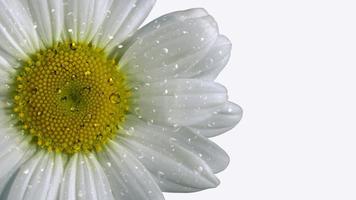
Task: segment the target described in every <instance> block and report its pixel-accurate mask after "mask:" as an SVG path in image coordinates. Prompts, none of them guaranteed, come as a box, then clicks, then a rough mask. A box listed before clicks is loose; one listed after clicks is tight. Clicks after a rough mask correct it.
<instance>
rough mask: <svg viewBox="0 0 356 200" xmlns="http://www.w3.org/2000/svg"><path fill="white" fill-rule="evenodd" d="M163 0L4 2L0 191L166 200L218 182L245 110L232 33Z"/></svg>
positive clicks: (0, 1) (66, 198) (24, 195)
mask: <svg viewBox="0 0 356 200" xmlns="http://www.w3.org/2000/svg"><path fill="white" fill-rule="evenodd" d="M154 3H155V1H154V0H0V81H1V84H0V98H1V106H0V108H1V109H0V119H1V120H0V129H1V130H0V138H1V139H0V150H1V151H0V199H10V200H20V199H36V200H37V199H38V200H52V199H53V200H57V199H61V200H62V199H63V200H74V199H85V200H96V199H98V200H110V199H120V200H144V199H145V200H146V199H148V200H159V199H164V197H163V195H162V192H195V191H199V190H204V189H207V188H212V187H216V186H217V185H218V184H219V180H218V179H217V178H216V176H215V175H214V174H216V173H218V172H220V171H222V170H224V169H225V168H226V167H227V165H228V163H229V157H228V155H227V154H226V153H225V152H224V151H223V150H222V149H221V148H219V147H218V146H217V145H216V144H214V143H213V142H211V141H210V140H209V139H208V138H209V137H213V136H216V135H219V134H221V133H224V132H226V131H228V130H230V129H231V128H232V127H234V126H235V125H236V124H237V123H238V121H239V120H240V118H241V115H242V111H241V108H240V107H239V106H238V105H236V104H234V103H231V102H229V101H228V98H227V91H226V89H225V87H224V86H222V85H220V84H218V83H216V82H214V80H215V78H216V77H217V75H218V74H219V72H220V71H221V70H222V69H223V68H224V66H225V65H226V63H227V61H228V59H229V56H230V50H231V43H230V41H229V40H228V39H227V38H226V37H225V36H223V35H220V34H219V31H218V27H217V25H216V22H215V21H214V19H213V18H212V17H211V16H210V15H209V14H208V13H207V12H206V11H205V10H203V9H191V10H186V11H179V12H174V13H170V14H167V15H164V16H162V17H159V18H157V19H156V20H154V21H152V22H151V23H148V24H147V25H145V26H143V27H141V28H139V27H140V25H141V23H142V22H143V20H144V19H145V18H146V16H147V15H148V13H149V12H150V10H151V8H152V7H153V5H154Z"/></svg>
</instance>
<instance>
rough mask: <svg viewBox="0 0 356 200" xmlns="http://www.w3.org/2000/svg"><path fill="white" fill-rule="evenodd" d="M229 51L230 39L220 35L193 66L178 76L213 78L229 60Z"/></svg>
mask: <svg viewBox="0 0 356 200" xmlns="http://www.w3.org/2000/svg"><path fill="white" fill-rule="evenodd" d="M230 53H231V42H230V40H229V39H228V38H227V37H225V36H222V35H220V36H219V37H218V38H217V40H216V41H215V44H214V45H213V46H212V47H211V48H210V50H209V52H208V53H207V54H206V55H205V56H204V57H203V58H202V59H201V60H200V61H199V62H198V63H197V64H196V65H195V66H193V67H191V68H189V69H187V70H186V71H184V72H182V73H179V75H178V77H181V78H198V79H203V80H214V79H215V78H216V77H217V76H218V75H219V73H220V72H221V70H222V69H223V68H224V67H225V66H226V64H227V62H228V61H229V58H230Z"/></svg>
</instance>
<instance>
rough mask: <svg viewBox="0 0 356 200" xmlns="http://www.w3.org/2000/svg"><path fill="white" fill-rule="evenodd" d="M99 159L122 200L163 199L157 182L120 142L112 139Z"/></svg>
mask: <svg viewBox="0 0 356 200" xmlns="http://www.w3.org/2000/svg"><path fill="white" fill-rule="evenodd" d="M98 159H99V160H100V163H101V164H102V166H103V167H104V169H105V173H106V175H107V177H108V179H109V181H110V185H111V187H112V188H113V194H114V196H115V198H116V199H120V200H137V199H146V200H163V199H164V197H163V194H162V192H161V190H160V188H159V187H158V185H157V183H156V182H155V180H154V179H153V177H152V176H151V174H150V173H149V172H148V171H147V170H146V167H145V166H143V165H142V163H141V162H139V161H138V160H137V159H136V158H135V157H134V156H132V155H131V154H130V153H129V152H128V151H127V150H126V149H125V148H123V147H122V146H120V145H119V144H118V143H116V142H113V141H110V144H108V145H107V147H106V148H105V150H104V151H103V152H100V153H98Z"/></svg>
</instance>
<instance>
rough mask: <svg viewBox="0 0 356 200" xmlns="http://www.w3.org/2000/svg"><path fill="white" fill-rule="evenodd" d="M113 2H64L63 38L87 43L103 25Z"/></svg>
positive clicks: (67, 0) (68, 0) (69, 0)
mask: <svg viewBox="0 0 356 200" xmlns="http://www.w3.org/2000/svg"><path fill="white" fill-rule="evenodd" d="M112 2H113V0H78V1H72V0H64V6H65V8H64V18H65V30H64V36H65V37H66V38H67V39H70V40H72V41H74V42H83V41H87V42H89V41H90V40H91V39H92V38H93V36H94V34H95V33H96V32H97V31H98V29H99V27H100V25H101V24H102V23H103V21H104V19H105V16H106V14H107V11H108V9H109V8H110V5H111V4H112Z"/></svg>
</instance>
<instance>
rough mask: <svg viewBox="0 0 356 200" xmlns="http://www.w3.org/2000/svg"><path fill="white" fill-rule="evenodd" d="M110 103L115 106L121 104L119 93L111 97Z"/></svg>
mask: <svg viewBox="0 0 356 200" xmlns="http://www.w3.org/2000/svg"><path fill="white" fill-rule="evenodd" d="M109 99H110V102H111V103H113V104H119V103H120V95H119V94H117V93H112V94H111V95H110V97H109Z"/></svg>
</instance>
